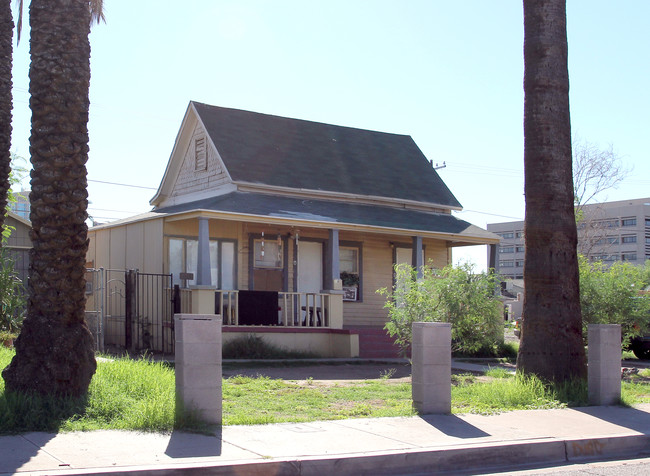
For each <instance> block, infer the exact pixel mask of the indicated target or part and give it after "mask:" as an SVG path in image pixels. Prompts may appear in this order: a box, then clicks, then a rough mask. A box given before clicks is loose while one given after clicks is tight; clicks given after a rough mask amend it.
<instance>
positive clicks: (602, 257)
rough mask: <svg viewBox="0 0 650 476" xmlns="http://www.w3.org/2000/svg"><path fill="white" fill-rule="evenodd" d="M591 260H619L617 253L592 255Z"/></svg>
mask: <svg viewBox="0 0 650 476" xmlns="http://www.w3.org/2000/svg"><path fill="white" fill-rule="evenodd" d="M589 261H618V256H617V255H605V254H602V255H592V256H590V257H589Z"/></svg>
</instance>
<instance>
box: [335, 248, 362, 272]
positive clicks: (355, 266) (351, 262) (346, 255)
mask: <svg viewBox="0 0 650 476" xmlns="http://www.w3.org/2000/svg"><path fill="white" fill-rule="evenodd" d="M339 269H340V271H341V272H342V273H343V272H345V273H354V274H357V273H359V250H358V249H356V248H340V249H339Z"/></svg>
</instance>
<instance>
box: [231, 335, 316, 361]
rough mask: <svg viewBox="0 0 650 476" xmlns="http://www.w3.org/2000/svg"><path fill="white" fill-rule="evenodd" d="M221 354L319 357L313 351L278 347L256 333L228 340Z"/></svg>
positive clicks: (293, 357) (248, 357) (267, 357)
mask: <svg viewBox="0 0 650 476" xmlns="http://www.w3.org/2000/svg"><path fill="white" fill-rule="evenodd" d="M221 354H222V357H223V358H224V359H310V358H316V357H319V356H318V355H317V354H315V353H313V352H306V351H297V350H288V349H283V348H280V347H277V346H275V345H272V344H269V343H268V342H266V341H265V340H264V339H263V338H262V337H260V336H257V335H255V334H247V335H245V336H243V337H238V338H236V339H233V340H231V341H229V342H226V343H225V344H224V345H223V348H222V352H221Z"/></svg>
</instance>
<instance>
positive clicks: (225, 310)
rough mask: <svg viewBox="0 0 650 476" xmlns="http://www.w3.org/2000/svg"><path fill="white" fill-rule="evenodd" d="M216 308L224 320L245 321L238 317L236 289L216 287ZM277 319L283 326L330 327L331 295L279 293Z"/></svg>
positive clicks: (237, 322)
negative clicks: (220, 311)
mask: <svg viewBox="0 0 650 476" xmlns="http://www.w3.org/2000/svg"><path fill="white" fill-rule="evenodd" d="M215 292H216V304H217V309H221V310H222V315H223V324H224V325H227V326H238V325H244V323H241V322H240V319H239V291H234V290H233V291H231V290H216V291H215ZM277 312H278V319H277V323H276V322H274V323H273V325H277V326H282V327H330V313H331V295H330V294H326V293H299V292H279V293H278V311H277Z"/></svg>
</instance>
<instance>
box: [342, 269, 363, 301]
mask: <svg viewBox="0 0 650 476" xmlns="http://www.w3.org/2000/svg"><path fill="white" fill-rule="evenodd" d="M341 282H342V284H343V292H344V294H343V300H344V301H356V300H357V292H358V290H359V275H358V274H355V273H349V272H347V271H343V272H341Z"/></svg>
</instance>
